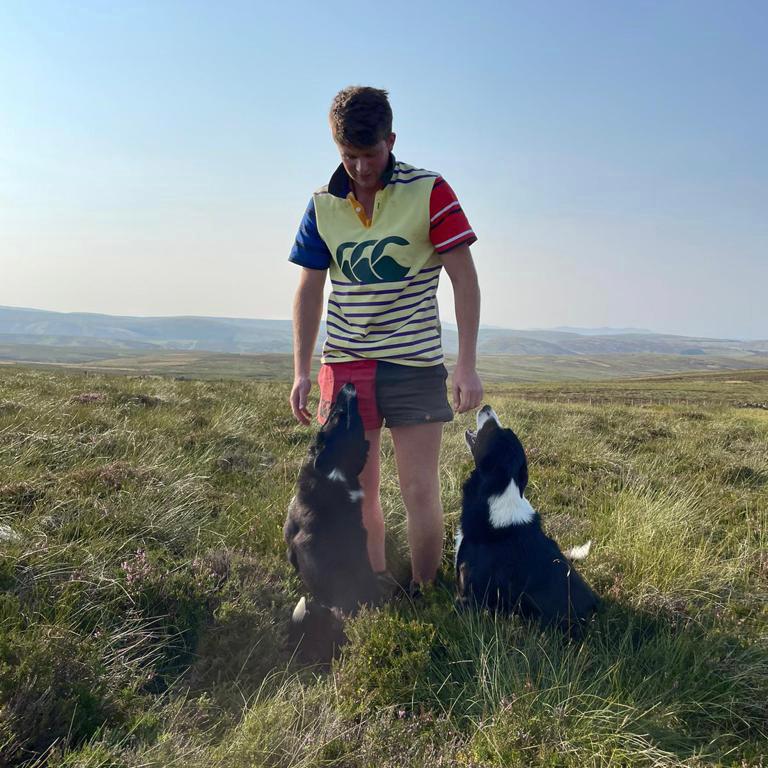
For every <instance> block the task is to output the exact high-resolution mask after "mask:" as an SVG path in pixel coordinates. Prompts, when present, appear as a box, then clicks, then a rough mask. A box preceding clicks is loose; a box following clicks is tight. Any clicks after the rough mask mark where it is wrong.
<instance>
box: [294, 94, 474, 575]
mask: <svg viewBox="0 0 768 768" xmlns="http://www.w3.org/2000/svg"><path fill="white" fill-rule="evenodd" d="M330 123H331V132H332V135H333V139H334V141H335V143H336V146H337V147H338V150H339V153H340V155H341V165H340V166H339V167H338V168H337V169H336V171H335V172H334V174H333V176H332V177H331V180H330V182H329V183H328V185H327V186H326V187H323V188H322V189H320V190H319V191H318V192H316V193H315V194H314V195H313V196H312V200H310V203H309V206H308V208H307V210H306V212H305V214H304V218H303V220H302V222H301V225H300V227H299V232H298V234H297V236H296V242H295V243H294V246H293V249H292V251H291V255H290V260H291V261H292V262H294V263H296V264H299V265H300V266H302V267H303V269H302V273H301V276H300V279H299V286H298V289H297V291H296V296H295V299H294V305H293V329H294V382H293V388H292V390H291V398H290V402H291V408H292V410H293V414H294V416H295V417H296V419H298V420H299V421H300V422H301V423H303V424H309V423H310V420H311V415H310V413H309V411H308V409H307V396H308V394H309V391H310V388H311V386H312V385H311V381H310V378H309V374H310V364H311V359H312V351H313V349H314V346H315V341H316V339H317V333H318V329H319V326H320V320H321V317H322V312H323V289H324V285H325V280H326V275H327V273H328V272H329V271H330V276H331V283H332V292H331V295H330V297H329V300H328V313H327V320H326V326H327V332H328V333H327V339H326V340H325V344H324V346H323V357H322V367H321V370H320V375H319V377H318V381H319V384H320V407H319V410H318V420H319V421H321V423H322V422H323V421H324V420H325V417H326V416H327V413H328V409H329V407H330V404H331V403H332V402H333V400H334V399H335V397H336V394H337V393H338V391H339V389H340V388H341V387H342V386H343V385H344V384H345V383H347V382H349V381H351V382H353V383H354V384H355V386H356V388H357V391H358V394H359V402H360V406H361V412H362V415H363V420H364V424H365V429H366V433H365V434H366V438H367V439H368V441H369V442H370V452H369V455H368V462H367V464H366V467H365V469H364V470H363V473H362V475H361V476H360V483H361V486H362V488H363V492H364V497H363V523H364V525H365V528H366V531H367V533H368V556H369V558H370V561H371V565H372V566H373V569H374V571H377V572H380V573H383V572H384V571H385V570H386V562H385V557H384V518H383V515H382V510H381V501H380V498H379V472H380V440H381V427H382V424H384V425H385V426H386V427H387V428H389V430H390V432H391V435H392V441H393V444H394V449H395V459H396V464H397V472H398V477H399V480H400V489H401V493H402V496H403V501H404V503H405V508H406V512H407V517H408V543H409V546H410V550H411V565H412V570H413V581H414V583H415V584H416V585H423V584H427V583H429V582H431V581H432V580H433V579H434V577H435V575H436V573H437V569H438V567H439V565H440V558H441V555H442V546H443V511H442V507H441V504H440V482H439V479H438V459H439V455H440V441H441V438H442V426H443V422H447V421H450V420H451V419H452V418H453V413H452V411H451V407H450V405H449V404H448V399H447V393H446V384H445V382H446V378H447V372H446V370H445V366H444V365H443V354H442V349H441V344H440V320H439V316H438V309H437V299H436V297H435V293H436V291H437V283H438V279H439V276H440V272H441V270H442V268H443V267H444V268H445V271H446V272H447V273H448V276H449V278H450V279H451V283H452V285H453V292H454V301H455V306H456V321H457V325H458V329H459V355H458V360H457V362H456V368H455V370H454V373H453V382H452V389H453V407H454V409H455V410H456V411H457V412H458V413H463V412H464V411H468V410H470V409H473V408H476V407H477V406H478V405H480V401H481V398H482V394H483V388H482V384H481V382H480V379H479V377H478V375H477V371H476V363H475V353H476V344H477V328H478V323H479V317H480V290H479V288H478V283H477V274H476V272H475V267H474V263H473V261H472V255H471V253H470V251H469V246H470V245H471V244H472V243H473V242H474V241H475V240H476V237H475V234H474V232H473V231H472V228H471V227H470V225H469V222H468V221H467V219H466V216H465V215H464V213H463V211H462V209H461V206H460V205H459V201H458V200H457V198H456V195H455V194H454V193H453V190H452V189H451V188H450V187H449V186H448V184H447V183H446V182H445V181H444V180H443V179H442V178H441V177H440V176H439V175H438V174H437V173H433V172H431V171H426V170H424V169H420V168H414V167H412V166H410V165H406V164H405V163H401V162H398V161H396V160H395V158H394V155H393V154H392V148H393V147H394V144H395V134H394V133H393V132H392V110H391V108H390V105H389V101H388V98H387V92H386V91H382V90H378V89H375V88H368V87H349V88H345V89H344V90H342V91H340V92H339V93H338V94H337V95H336V98H335V99H334V100H333V104H332V105H331V112H330Z"/></svg>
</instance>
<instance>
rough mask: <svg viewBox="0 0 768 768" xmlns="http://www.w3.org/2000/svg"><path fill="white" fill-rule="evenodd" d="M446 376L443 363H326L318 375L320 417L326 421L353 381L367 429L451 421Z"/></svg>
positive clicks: (321, 421)
mask: <svg viewBox="0 0 768 768" xmlns="http://www.w3.org/2000/svg"><path fill="white" fill-rule="evenodd" d="M447 378H448V371H447V370H446V369H445V366H444V365H443V364H442V363H441V364H440V365H430V366H427V367H417V366H412V365H398V364H397V363H388V362H384V361H382V360H356V361H354V362H351V363H326V364H324V365H323V366H322V367H321V368H320V373H319V375H318V377H317V381H318V384H319V385H320V405H319V406H318V409H317V420H318V421H319V422H320V423H321V424H324V423H325V420H326V419H327V418H328V414H329V413H330V410H331V406H332V405H333V401H334V400H335V399H336V395H337V394H338V392H339V390H340V389H341V388H342V387H343V386H344V385H345V384H347V383H350V382H351V383H352V384H354V385H355V389H357V397H358V406H359V408H360V415H361V416H362V418H363V425H364V426H365V428H366V429H379V428H380V427H381V426H382V425H384V426H386V427H403V426H406V425H409V424H429V423H432V422H445V421H452V420H453V410H452V409H451V406H450V404H449V403H448V391H447V387H446V380H447Z"/></svg>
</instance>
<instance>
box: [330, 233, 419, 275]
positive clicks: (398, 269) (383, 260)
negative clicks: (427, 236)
mask: <svg viewBox="0 0 768 768" xmlns="http://www.w3.org/2000/svg"><path fill="white" fill-rule="evenodd" d="M394 245H398V246H403V245H410V243H409V242H408V241H407V240H406V239H405V238H404V237H398V236H397V235H392V236H390V237H384V238H382V239H381V240H363V242H362V243H354V242H349V243H342V244H341V245H340V246H339V247H338V248H337V249H336V263H337V264H338V265H339V268H340V269H341V271H342V272H343V273H344V275H345V276H346V277H347V278H348V279H349V280H351V281H352V282H353V283H365V284H368V283H393V282H396V281H397V280H402V279H403V278H404V277H405V276H406V275H407V274H408V272H409V271H410V267H404V266H403V265H402V264H400V263H399V262H398V261H397V260H396V259H395V257H394V256H393V255H392V254H391V253H384V250H385V249H386V247H387V246H394Z"/></svg>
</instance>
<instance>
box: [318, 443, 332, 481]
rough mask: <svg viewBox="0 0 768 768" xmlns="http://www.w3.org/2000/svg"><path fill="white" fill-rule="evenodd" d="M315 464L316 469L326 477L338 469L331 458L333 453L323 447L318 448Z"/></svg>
mask: <svg viewBox="0 0 768 768" xmlns="http://www.w3.org/2000/svg"><path fill="white" fill-rule="evenodd" d="M313 464H314V467H315V469H316V470H317V471H318V472H320V473H322V474H324V475H327V474H328V473H329V472H331V471H332V470H334V469H335V468H336V465H335V464H334V462H333V458H332V456H331V452H330V451H329V450H328V449H327V448H324V447H323V446H318V450H317V453H316V454H315V460H314V462H313Z"/></svg>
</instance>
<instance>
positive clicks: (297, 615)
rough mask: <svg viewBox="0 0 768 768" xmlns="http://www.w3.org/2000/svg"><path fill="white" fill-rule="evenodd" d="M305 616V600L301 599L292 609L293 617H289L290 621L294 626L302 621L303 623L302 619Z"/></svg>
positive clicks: (304, 598)
mask: <svg viewBox="0 0 768 768" xmlns="http://www.w3.org/2000/svg"><path fill="white" fill-rule="evenodd" d="M306 615H307V598H306V597H302V598H301V600H299V602H298V603H296V607H295V608H294V609H293V615H292V616H291V621H292V622H293V623H294V624H301V622H302V621H304V617H305V616H306Z"/></svg>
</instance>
